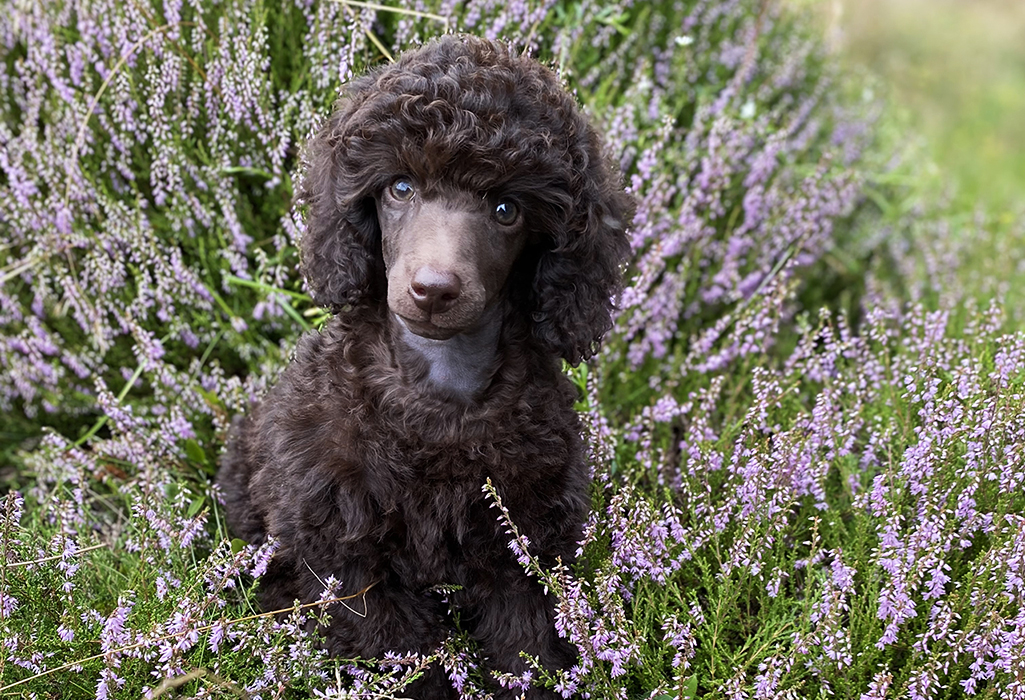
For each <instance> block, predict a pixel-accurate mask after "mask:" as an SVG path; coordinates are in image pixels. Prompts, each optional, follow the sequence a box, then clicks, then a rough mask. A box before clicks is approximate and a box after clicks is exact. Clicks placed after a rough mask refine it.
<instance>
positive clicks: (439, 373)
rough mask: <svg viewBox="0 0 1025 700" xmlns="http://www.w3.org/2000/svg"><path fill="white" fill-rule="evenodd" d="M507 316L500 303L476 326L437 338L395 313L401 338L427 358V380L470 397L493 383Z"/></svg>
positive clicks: (486, 313) (393, 319)
mask: <svg viewBox="0 0 1025 700" xmlns="http://www.w3.org/2000/svg"><path fill="white" fill-rule="evenodd" d="M503 319H504V314H503V313H502V310H501V308H500V307H499V305H497V304H496V305H495V307H494V308H492V309H491V310H489V311H487V312H485V314H484V317H483V318H482V319H481V322H480V323H478V324H477V325H476V326H474V327H473V328H471V329H469V330H466V331H464V332H462V333H459V334H458V335H455V336H453V337H451V338H449V339H448V340H434V339H432V338H424V337H423V336H419V335H417V334H416V333H414V332H413V331H411V330H410V329H409V328H408V327H407V326H406V324H405V323H404V322H403V321H402V319H401V318H399V317H398V316H396V315H395V314H392V322H393V323H395V324H397V326H398V331H399V332H398V337H399V339H400V340H401V342H402V343H403V344H405V345H406V347H408V348H410V349H412V350H415V351H417V352H418V353H419V354H420V355H422V356H423V358H424V359H425V360H426V361H427V365H428V367H429V370H428V374H427V380H428V381H430V382H432V383H433V384H435V385H436V386H438V387H442V388H445V389H447V390H449V391H452V392H454V393H456V394H458V395H460V396H463V397H465V398H467V399H472V398H474V397H475V396H477V395H479V394H480V392H482V391H483V390H484V389H486V388H487V387H488V385H489V384H490V383H491V378H492V376H493V375H494V372H495V358H496V357H497V355H498V341H499V337H500V336H501V334H502V322H503Z"/></svg>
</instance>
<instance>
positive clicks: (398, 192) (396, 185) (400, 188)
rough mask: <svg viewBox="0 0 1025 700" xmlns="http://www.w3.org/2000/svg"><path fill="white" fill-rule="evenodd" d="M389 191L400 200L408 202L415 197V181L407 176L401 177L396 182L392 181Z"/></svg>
mask: <svg viewBox="0 0 1025 700" xmlns="http://www.w3.org/2000/svg"><path fill="white" fill-rule="evenodd" d="M388 192H389V193H390V194H391V196H392V197H394V198H395V199H397V200H399V201H400V202H408V201H409V200H411V199H412V198H413V193H414V192H415V190H414V189H413V183H412V182H410V181H409V180H406V179H405V178H399V179H398V180H396V181H395V182H393V183H391V185H390V186H389V187H388Z"/></svg>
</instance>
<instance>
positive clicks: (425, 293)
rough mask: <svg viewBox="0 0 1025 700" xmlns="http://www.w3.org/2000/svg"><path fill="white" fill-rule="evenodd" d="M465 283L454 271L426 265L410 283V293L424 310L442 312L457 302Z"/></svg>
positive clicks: (430, 312) (431, 312) (434, 312)
mask: <svg viewBox="0 0 1025 700" xmlns="http://www.w3.org/2000/svg"><path fill="white" fill-rule="evenodd" d="M462 289H463V283H462V282H461V281H460V280H459V277H457V276H456V275H455V274H454V273H452V272H439V271H438V270H435V269H434V268H432V267H429V266H427V265H425V266H424V267H421V268H420V269H419V270H417V271H416V274H415V275H413V281H412V282H410V283H409V295H410V296H411V297H413V302H414V303H415V304H416V305H417V307H418V308H420V309H421V310H422V311H426V312H427V313H429V314H440V313H444V312H445V311H448V310H449V309H451V308H452V306H453V305H454V304H455V303H456V300H457V299H458V298H459V293H460V292H461V291H462Z"/></svg>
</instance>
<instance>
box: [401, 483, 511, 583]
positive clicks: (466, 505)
mask: <svg viewBox="0 0 1025 700" xmlns="http://www.w3.org/2000/svg"><path fill="white" fill-rule="evenodd" d="M488 515H489V510H488V502H487V501H486V500H485V496H484V494H483V493H482V492H481V487H480V484H477V483H476V481H475V480H461V481H447V482H442V483H435V484H429V483H428V484H423V485H422V488H419V489H413V490H411V491H410V492H408V493H407V498H405V499H403V501H402V502H401V503H400V504H398V507H397V508H396V509H395V510H394V511H393V512H392V513H390V514H389V516H388V520H389V528H388V529H389V550H390V559H391V561H390V566H391V568H392V570H393V571H395V573H396V574H398V575H399V576H400V578H402V579H403V580H404V582H405V583H406V584H407V585H411V586H415V587H421V588H427V587H431V586H438V585H443V584H457V585H463V584H464V583H465V579H466V571H467V569H468V568H473V567H475V566H477V565H479V564H480V562H481V560H482V559H488V558H490V557H493V556H494V554H495V552H494V551H493V550H495V549H496V548H499V545H498V543H497V539H498V538H497V537H496V535H497V534H498V532H497V530H498V528H497V523H496V521H495V518H494V517H488Z"/></svg>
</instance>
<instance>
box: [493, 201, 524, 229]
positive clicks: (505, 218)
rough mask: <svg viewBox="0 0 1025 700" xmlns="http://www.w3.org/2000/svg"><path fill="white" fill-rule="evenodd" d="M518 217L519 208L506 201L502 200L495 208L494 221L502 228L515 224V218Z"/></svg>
mask: <svg viewBox="0 0 1025 700" xmlns="http://www.w3.org/2000/svg"><path fill="white" fill-rule="evenodd" d="M519 215H520V210H519V208H518V207H517V206H516V205H515V204H514V203H513V202H510V201H509V200H508V199H503V200H502V201H501V202H499V203H498V206H496V207H495V221H497V222H498V223H500V224H502V225H503V226H511V225H512V224H514V223H516V218H517V217H518V216H519Z"/></svg>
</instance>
